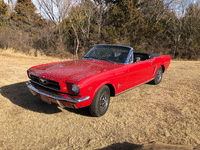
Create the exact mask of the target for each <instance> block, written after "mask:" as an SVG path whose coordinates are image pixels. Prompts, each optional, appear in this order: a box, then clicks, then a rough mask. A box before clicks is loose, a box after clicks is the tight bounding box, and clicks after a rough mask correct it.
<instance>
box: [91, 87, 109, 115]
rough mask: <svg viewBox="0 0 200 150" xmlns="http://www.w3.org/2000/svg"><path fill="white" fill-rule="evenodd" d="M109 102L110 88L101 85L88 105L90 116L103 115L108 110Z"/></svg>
mask: <svg viewBox="0 0 200 150" xmlns="http://www.w3.org/2000/svg"><path fill="white" fill-rule="evenodd" d="M109 103H110V89H109V87H108V86H106V85H104V86H102V87H101V88H100V89H99V90H98V91H97V93H96V95H95V97H94V99H93V101H92V104H91V105H90V107H89V110H90V113H91V115H92V116H95V117H100V116H103V115H104V114H105V113H106V111H107V110H108V106H109Z"/></svg>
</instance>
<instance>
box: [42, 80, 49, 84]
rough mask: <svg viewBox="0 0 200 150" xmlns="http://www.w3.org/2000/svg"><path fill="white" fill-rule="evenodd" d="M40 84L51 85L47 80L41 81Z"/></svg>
mask: <svg viewBox="0 0 200 150" xmlns="http://www.w3.org/2000/svg"><path fill="white" fill-rule="evenodd" d="M40 82H41V83H42V84H43V85H47V84H49V81H47V80H45V79H40Z"/></svg>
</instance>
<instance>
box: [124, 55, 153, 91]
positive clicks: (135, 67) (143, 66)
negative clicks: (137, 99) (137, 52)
mask: <svg viewBox="0 0 200 150" xmlns="http://www.w3.org/2000/svg"><path fill="white" fill-rule="evenodd" d="M152 64H153V59H150V60H145V61H140V62H137V63H131V64H128V66H129V70H128V74H127V82H128V88H131V87H134V86H137V85H139V84H141V83H144V82H147V81H149V80H151V79H152V78H153V72H154V67H153V65H152Z"/></svg>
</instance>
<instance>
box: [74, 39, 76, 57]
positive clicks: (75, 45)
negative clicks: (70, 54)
mask: <svg viewBox="0 0 200 150" xmlns="http://www.w3.org/2000/svg"><path fill="white" fill-rule="evenodd" d="M75 53H76V38H74V60H76V54H75Z"/></svg>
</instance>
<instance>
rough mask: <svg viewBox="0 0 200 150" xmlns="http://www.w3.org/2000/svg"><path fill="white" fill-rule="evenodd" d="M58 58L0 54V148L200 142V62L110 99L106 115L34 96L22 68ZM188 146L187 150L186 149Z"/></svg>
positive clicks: (179, 65)
mask: <svg viewBox="0 0 200 150" xmlns="http://www.w3.org/2000/svg"><path fill="white" fill-rule="evenodd" d="M52 61H59V59H54V58H47V57H39V58H34V57H31V56H25V55H22V54H14V53H12V52H11V53H4V52H0V64H1V65H0V149H3V150H4V149H10V150H19V149H20V150H21V149H48V150H56V149H61V150H62V149H63V150H66V149H67V150H71V149H80V150H84V149H102V150H107V149H134V148H135V147H137V148H139V147H140V146H141V144H143V143H149V142H153V141H158V142H162V143H165V144H174V145H176V144H177V145H186V146H188V147H187V148H188V149H189V148H191V147H196V146H198V145H199V144H200V61H172V62H171V64H170V67H169V68H168V70H167V71H166V72H165V73H164V76H163V80H162V82H161V83H160V84H159V85H151V84H143V85H141V86H139V87H137V88H134V89H132V90H130V91H128V92H126V93H124V94H121V95H119V96H117V97H113V98H111V103H110V107H109V109H108V112H107V113H106V114H105V115H104V116H102V117H100V118H95V117H91V116H90V114H89V112H88V109H87V108H83V109H79V110H74V109H68V108H65V109H62V108H60V107H58V106H57V105H48V104H46V103H44V102H43V101H41V100H40V99H39V98H37V97H34V96H32V94H31V93H30V92H29V90H28V88H27V87H26V84H25V82H26V81H28V77H27V75H26V70H27V69H28V68H29V67H31V66H33V65H38V64H42V63H47V62H52ZM187 148H186V149H187Z"/></svg>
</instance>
